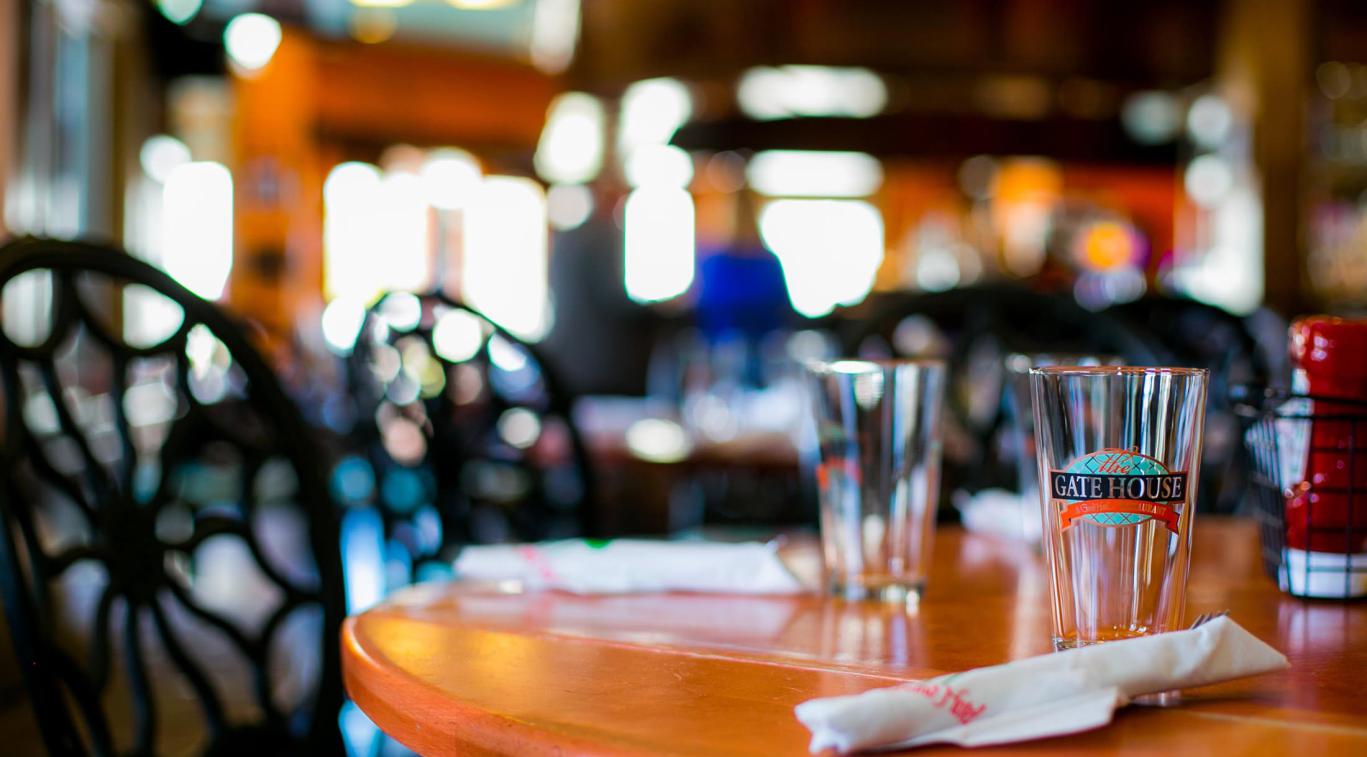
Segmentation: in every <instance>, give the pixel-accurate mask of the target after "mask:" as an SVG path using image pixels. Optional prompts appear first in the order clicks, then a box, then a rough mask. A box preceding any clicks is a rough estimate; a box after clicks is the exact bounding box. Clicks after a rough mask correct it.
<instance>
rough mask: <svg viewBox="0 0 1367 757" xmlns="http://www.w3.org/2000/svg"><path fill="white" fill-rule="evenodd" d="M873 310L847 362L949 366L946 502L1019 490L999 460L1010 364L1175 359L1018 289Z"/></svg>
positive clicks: (857, 326) (960, 293) (934, 297)
mask: <svg viewBox="0 0 1367 757" xmlns="http://www.w3.org/2000/svg"><path fill="white" fill-rule="evenodd" d="M868 307H869V312H870V315H869V317H868V318H866V319H860V320H858V321H852V322H851V324H850V325H851V326H853V328H850V329H848V330H847V331H846V332H845V334H844V339H843V341H844V347H845V350H846V352H847V353H848V354H863V355H868V356H875V357H937V358H941V359H943V360H945V362H946V364H947V367H948V370H949V384H948V389H947V396H946V407H947V410H948V411H949V412H948V414H947V416H946V429H945V441H944V452H943V471H942V476H943V481H944V485H943V486H942V487H941V494H942V497H945V498H947V497H948V496H949V495H950V494H951V493H952V492H953V491H954V490H955V489H963V490H966V491H969V492H973V491H977V490H979V489H982V488H985V487H989V486H1002V485H1005V486H1008V487H1011V486H1012V485H1013V484H1014V482H1015V480H1016V477H1017V473H1016V468H1015V463H1014V462H1013V461H1010V460H1003V459H1000V458H999V456H998V455H997V454H996V452H995V447H996V446H1000V445H999V442H998V440H999V439H1000V438H1001V437H1002V435H1003V433H1004V429H1005V427H1006V424H1007V422H1008V418H1007V415H1006V413H1005V412H1004V407H1003V402H1002V399H1003V394H1004V388H1005V382H1006V380H1007V378H1006V358H1007V356H1009V355H1011V354H1012V353H1022V354H1031V353H1068V354H1077V353H1087V354H1096V355H1111V356H1116V357H1120V358H1122V359H1124V360H1125V362H1127V363H1129V364H1131V365H1155V364H1164V363H1168V361H1170V359H1171V357H1170V354H1169V353H1168V352H1167V351H1166V350H1165V349H1164V348H1163V346H1162V345H1161V344H1159V343H1158V342H1157V341H1155V340H1154V339H1152V338H1150V337H1149V336H1148V335H1147V334H1145V333H1144V332H1143V331H1140V330H1136V329H1134V328H1132V327H1131V326H1130V325H1128V324H1127V323H1125V322H1122V321H1120V320H1119V319H1117V318H1115V317H1112V316H1110V315H1108V314H1105V313H1095V312H1091V311H1089V310H1086V309H1085V308H1083V307H1082V306H1081V305H1079V304H1078V303H1077V302H1076V301H1075V300H1073V298H1072V297H1070V296H1067V295H1062V294H1049V293H1042V292H1036V291H1033V290H1030V289H1027V288H1025V287H1023V286H1020V285H1010V284H985V285H977V286H971V287H963V288H960V289H952V290H949V291H945V292H935V293H927V294H892V295H885V296H883V297H881V298H879V299H878V300H876V301H874V302H871V303H870V304H869V305H868ZM1169 364H1170V363H1169Z"/></svg>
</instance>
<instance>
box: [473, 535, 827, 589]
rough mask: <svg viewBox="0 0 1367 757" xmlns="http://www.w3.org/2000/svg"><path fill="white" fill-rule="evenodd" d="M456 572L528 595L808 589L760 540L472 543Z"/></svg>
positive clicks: (614, 540)
mask: <svg viewBox="0 0 1367 757" xmlns="http://www.w3.org/2000/svg"><path fill="white" fill-rule="evenodd" d="M455 571H456V576H457V577H458V578H462V579H472V580H482V581H509V580H513V581H519V582H521V583H522V584H523V586H524V587H525V588H527V589H529V590H539V589H562V590H564V591H570V592H574V593H577V594H627V593H634V592H641V593H644V592H659V591H698V592H713V593H724V594H725V593H729V594H795V593H797V592H800V591H803V586H802V584H801V583H800V582H799V581H798V580H797V578H795V577H794V576H793V574H792V573H791V572H789V570H788V568H787V567H785V566H784V564H783V561H781V560H780V559H779V557H778V553H777V550H776V548H775V547H773V546H771V545H767V544H760V543H758V542H746V543H740V544H730V543H723V542H693V541H688V542H682V541H680V542H674V541H650V540H645V539H613V540H610V541H606V542H590V541H585V540H583V539H567V540H564V541H552V542H542V543H540V544H499V545H491V546H472V547H466V548H465V549H463V550H461V552H460V555H458V556H457V558H456V563H455Z"/></svg>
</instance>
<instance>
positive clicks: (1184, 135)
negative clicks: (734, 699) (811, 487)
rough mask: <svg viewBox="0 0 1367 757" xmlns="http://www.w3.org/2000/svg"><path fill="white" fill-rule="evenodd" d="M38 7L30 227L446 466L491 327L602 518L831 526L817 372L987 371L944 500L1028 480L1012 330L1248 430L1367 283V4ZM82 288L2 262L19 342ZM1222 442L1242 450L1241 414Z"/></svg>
mask: <svg viewBox="0 0 1367 757" xmlns="http://www.w3.org/2000/svg"><path fill="white" fill-rule="evenodd" d="M0 14H3V15H0V22H3V23H0V29H3V34H4V36H5V38H4V40H3V41H0V51H3V52H0V55H3V57H0V175H3V176H4V179H5V180H4V182H3V184H0V189H3V201H4V215H3V221H0V224H3V225H0V231H3V232H4V234H7V235H42V236H56V238H90V239H101V240H107V242H111V243H113V245H116V246H122V247H124V249H127V250H128V251H130V253H131V254H134V256H137V257H139V258H142V260H145V261H149V262H152V264H153V265H156V266H159V268H161V269H164V271H165V272H168V273H170V275H171V276H172V277H175V279H176V280H178V281H180V283H182V284H185V286H186V287H187V288H189V290H191V291H193V292H194V294H197V295H200V297H204V298H208V299H213V301H217V302H220V303H221V305H223V306H224V307H226V309H227V310H228V312H231V313H232V314H235V316H238V317H239V318H242V320H243V321H245V322H246V324H249V328H250V331H252V335H253V339H254V342H256V344H257V346H258V347H260V348H261V350H262V351H264V353H265V354H267V357H268V359H269V362H271V365H272V366H273V368H275V370H276V372H278V374H279V376H280V379H282V381H283V383H284V385H286V388H287V391H288V392H290V394H291V395H294V396H295V399H298V402H299V404H301V407H302V410H303V413H305V415H306V417H308V419H309V421H310V424H312V425H313V426H314V428H316V429H317V432H319V433H320V437H323V439H332V440H334V441H336V440H339V439H342V440H344V439H354V436H355V432H357V428H358V425H360V426H366V428H368V430H369V432H372V433H370V437H372V441H375V443H376V444H379V448H380V451H381V452H383V454H384V456H385V458H387V459H390V460H391V462H392V460H399V462H401V463H414V465H416V463H417V462H420V460H428V462H431V459H432V458H433V451H432V450H429V448H428V445H429V444H433V443H435V441H433V440H435V439H436V437H437V436H439V435H440V429H436V432H433V426H432V422H431V418H427V417H425V415H424V417H421V418H417V421H414V414H413V413H411V411H403V409H405V407H407V409H409V410H411V409H413V407H418V410H422V409H424V407H425V409H427V410H424V411H432V407H431V406H432V402H433V400H439V399H440V400H442V402H446V403H447V404H452V406H459V404H462V402H469V400H472V398H474V396H477V395H478V391H480V387H481V384H480V381H484V380H485V379H488V377H487V376H484V377H481V376H483V374H480V373H477V372H473V370H466V372H463V373H462V372H461V365H459V363H462V362H465V361H468V359H470V358H472V357H473V355H476V353H478V354H481V355H483V354H485V353H483V351H481V350H483V347H481V346H483V344H484V343H485V342H484V340H487V339H488V338H489V335H493V338H495V339H493V347H491V350H489V353H488V355H489V357H492V361H488V362H489V365H491V366H492V372H495V373H499V372H502V373H506V374H509V376H514V377H515V380H514V381H513V384H518V381H521V383H522V384H524V387H522V388H524V389H526V391H533V389H532V388H530V387H532V384H530V383H534V384H536V388H534V391H533V394H536V392H543V394H545V395H548V396H547V398H543V399H544V400H545V404H544V407H541V410H537V413H532V414H526V415H517V414H514V415H506V414H499V415H498V417H496V418H489V425H491V428H493V425H495V424H500V425H498V428H496V429H495V432H493V433H495V436H496V437H498V440H496V441H499V443H500V444H503V447H511V448H517V450H522V451H529V450H534V448H537V445H539V444H541V436H543V432H547V436H548V437H551V439H552V441H547V444H548V445H552V447H554V444H556V443H554V439H562V443H559V444H560V447H565V445H566V444H569V445H570V447H574V448H576V450H578V452H581V455H580V456H581V460H580V462H581V463H584V466H586V467H591V469H593V470H595V471H596V478H597V482H596V485H597V489H596V491H595V500H596V501H600V503H608V504H614V503H615V504H614V506H612V507H607V506H604V507H603V508H600V510H599V512H597V515H596V518H599V526H600V529H599V530H603V532H614V533H615V532H660V530H677V529H681V527H692V526H697V525H700V523H704V522H707V521H708V519H709V518H711V519H720V521H727V522H730V521H734V522H746V521H756V522H763V523H768V522H772V521H775V519H778V521H781V522H807V521H809V518H811V515H812V499H811V496H804V495H802V485H801V482H800V481H798V480H797V478H796V476H794V474H793V471H794V470H796V469H797V460H798V458H800V456H801V450H802V448H804V444H802V443H801V439H802V418H804V417H805V414H804V413H802V406H801V398H800V394H798V373H800V372H798V368H800V365H801V362H802V361H807V359H815V358H822V357H831V355H837V354H861V355H867V357H880V355H882V357H887V355H902V357H916V355H935V357H942V358H947V359H949V361H950V363H951V369H953V370H954V372H956V376H957V377H958V380H957V383H956V388H954V389H953V391H951V409H953V421H954V422H953V424H951V428H950V430H949V432H947V439H946V458H947V473H946V506H949V504H950V501H951V500H953V497H954V496H956V492H957V493H958V495H972V493H973V492H976V491H979V489H983V488H987V486H991V485H997V484H1001V482H1002V481H1009V480H1012V478H1013V477H1014V476H1016V473H1014V467H1013V465H1014V463H1013V459H1012V455H1010V450H1009V447H1010V440H1009V439H1003V437H1002V433H999V432H1001V429H1002V428H1005V426H1006V425H1009V424H1010V421H1012V413H1013V407H1012V402H1010V396H1009V394H1010V392H1009V391H1006V389H1007V388H1009V384H1010V379H1009V374H1010V368H1009V365H1007V363H1009V359H1007V358H1010V355H1012V354H1017V353H1018V354H1038V353H1042V351H1055V353H1058V351H1062V353H1087V354H1102V355H1115V357H1118V358H1120V359H1122V361H1125V362H1136V363H1182V365H1204V366H1208V368H1213V369H1215V372H1217V376H1215V392H1217V395H1215V399H1214V400H1213V413H1215V414H1217V415H1218V411H1219V409H1221V407H1222V402H1223V400H1222V396H1223V395H1222V394H1221V392H1225V391H1226V389H1228V387H1229V385H1230V384H1233V383H1245V381H1260V383H1274V384H1275V383H1282V384H1284V383H1285V376H1286V370H1288V369H1286V361H1285V336H1284V335H1285V322H1286V321H1285V318H1286V317H1289V316H1293V314H1297V313H1303V312H1336V313H1352V312H1360V310H1362V309H1363V306H1364V305H1367V126H1364V124H1367V122H1364V120H1363V119H1364V118H1367V57H1364V52H1363V51H1367V10H1364V8H1363V7H1362V5H1360V4H1357V3H1351V1H1331V0H1326V1H1321V3H1310V1H1270V0H1229V1H1210V3H1189V1H1172V3H1167V1H1158V3H1144V4H1115V3H1100V1H1087V0H1058V1H1042V0H1013V1H986V0H984V1H943V3H939V1H928V3H875V1H861V3H833V1H826V0H790V1H779V0H753V1H746V3H725V1H686V3H685V1H673V0H662V1H652V3H630V1H625V0H582V1H580V0H447V1H439V0H350V1H349V0H154V1H152V0H149V1H139V0H53V1H31V3H22V1H16V0H7V1H5V3H3V4H0ZM45 286H46V284H45V283H44V280H40V279H37V277H31V276H30V277H19V279H16V280H12V281H8V283H7V284H5V291H4V316H5V320H4V327H5V329H7V333H11V335H15V336H16V338H23V336H25V333H23V332H25V331H26V329H27V331H41V328H42V322H44V320H45V318H46V317H48V316H46V314H48V310H46V309H48V307H49V306H51V302H49V301H51V292H49V291H48V290H45V288H44V287H45ZM452 307H455V310H452ZM171 317H172V316H171V314H168V312H167V309H164V307H157V306H156V303H153V302H139V301H137V298H135V297H133V298H131V299H128V301H127V302H124V303H123V307H122V310H120V312H119V318H118V320H119V322H120V328H122V329H123V332H124V335H130V336H131V335H139V333H141V335H156V333H159V329H160V331H165V329H167V328H168V327H167V322H165V321H167V320H168V318H171ZM376 322H379V325H375V324H376ZM377 329H379V331H377ZM381 331H383V333H381ZM407 332H414V333H420V336H422V339H417V340H409V342H405V339H403V333H407ZM29 336H31V335H29ZM405 344H407V347H406V346H405ZM500 344H502V346H503V347H506V348H502V347H500ZM528 358H533V359H528ZM543 373H544V376H543ZM518 376H521V379H517V377H518ZM543 379H544V384H545V385H543V383H541V381H543ZM969 379H972V380H969ZM493 380H498V379H496V377H495V379H493ZM529 381H530V383H529ZM362 384H365V385H362ZM368 392H369V394H368ZM461 392H463V399H462V395H461ZM514 394H515V392H514ZM551 395H554V396H551ZM361 398H368V399H365V400H362V399H361ZM370 400H373V402H370ZM539 402H540V400H539ZM376 404H380V406H383V404H390V406H392V407H394V409H398V411H388V414H385V411H376V410H375V407H373V406H376ZM511 404H518V403H517V402H513V403H511ZM524 404H526V403H524ZM552 406H554V409H555V411H556V413H558V414H559V417H558V418H555V419H554V421H555V424H560V425H562V426H567V429H569V430H565V429H562V430H556V429H558V428H562V426H558V425H555V424H552V425H551V426H547V428H548V429H550V430H547V429H543V424H541V421H543V419H544V418H543V417H541V415H544V414H545V413H544V411H548V410H547V409H551V407H552ZM510 407H511V406H510ZM511 409H513V410H517V407H511ZM391 410H392V409H391ZM421 414H422V413H420V415H421ZM1210 428H1211V435H1213V437H1211V443H1210V451H1208V454H1207V456H1210V458H1211V459H1214V460H1215V463H1213V465H1217V463H1218V465H1222V466H1223V465H1229V466H1236V467H1237V465H1236V462H1234V460H1233V458H1234V456H1237V455H1234V452H1233V451H1234V448H1236V447H1237V430H1236V428H1234V424H1233V419H1230V418H1225V419H1223V421H1222V419H1221V418H1219V417H1213V424H1211V426H1210ZM422 430H425V432H427V433H420V432H422ZM552 432H554V433H552ZM566 439H569V441H563V440H566ZM324 444H327V441H324ZM344 447H346V444H344V443H332V444H331V448H332V452H334V458H335V459H340V460H342V462H347V460H346V459H343V458H344ZM580 447H582V450H580ZM437 462H439V460H437ZM370 467H373V465H372V466H370ZM401 467H402V466H401ZM346 470H349V469H346V467H344V466H343V471H346ZM664 470H670V471H671V473H670V474H664V473H662V471H664ZM681 471H682V473H681ZM369 476H370V477H372V478H373V476H377V474H376V473H373V471H372V473H370V474H369ZM1230 476H1233V478H1234V484H1233V485H1229V486H1226V485H1225V482H1223V480H1213V481H1208V485H1210V486H1213V488H1214V489H1213V491H1211V496H1214V497H1215V500H1214V504H1213V506H1214V507H1217V508H1219V510H1236V508H1237V507H1239V492H1240V491H1241V489H1240V485H1239V484H1240V481H1239V476H1237V471H1234V473H1232V474H1230ZM476 478H478V477H476ZM485 478H488V480H489V481H493V480H496V478H498V477H496V476H495V474H489V476H485ZM358 481H360V480H358ZM466 482H468V481H466ZM462 485H463V484H462ZM515 488H517V486H514V489H515ZM358 491H360V489H358ZM364 491H369V489H364ZM808 495H809V492H808ZM584 496H585V495H584V492H582V491H577V492H570V493H566V497H567V499H577V497H578V499H582V497H584ZM495 521H498V519H495ZM489 527H491V529H492V532H489V533H488V534H487V536H489V537H491V538H502V537H507V536H509V533H510V532H509V530H507V527H506V525H492V526H489ZM596 529H597V526H596Z"/></svg>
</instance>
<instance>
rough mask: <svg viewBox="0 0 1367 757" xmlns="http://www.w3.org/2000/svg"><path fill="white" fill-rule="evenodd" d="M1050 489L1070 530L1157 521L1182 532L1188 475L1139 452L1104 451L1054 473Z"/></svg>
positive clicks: (1050, 476)
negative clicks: (1179, 507)
mask: <svg viewBox="0 0 1367 757" xmlns="http://www.w3.org/2000/svg"><path fill="white" fill-rule="evenodd" d="M1049 489H1050V492H1051V494H1052V495H1053V499H1054V501H1055V502H1057V503H1058V504H1059V505H1060V506H1061V509H1060V510H1059V524H1060V526H1061V527H1062V528H1063V529H1064V530H1066V529H1068V528H1069V527H1070V526H1073V525H1074V524H1075V523H1076V522H1077V521H1079V520H1082V521H1086V522H1088V523H1095V524H1096V525H1098V526H1132V525H1136V524H1139V523H1143V522H1144V521H1147V520H1149V519H1153V520H1156V521H1159V522H1160V523H1162V524H1163V525H1164V526H1165V527H1167V529H1168V530H1169V531H1172V532H1174V533H1176V532H1177V520H1178V517H1179V515H1180V513H1179V512H1178V510H1177V505H1179V504H1181V503H1183V502H1185V501H1186V497H1187V474H1186V472H1185V471H1169V470H1168V469H1167V468H1165V467H1164V466H1163V464H1162V463H1160V462H1159V461H1157V460H1155V459H1153V458H1152V457H1149V456H1147V455H1141V454H1139V453H1137V452H1130V451H1128V450H1123V449H1103V450H1099V451H1097V452H1093V453H1091V454H1090V455H1083V456H1082V457H1079V458H1078V459H1076V460H1074V461H1073V463H1072V465H1069V466H1068V469H1067V470H1061V471H1059V470H1055V471H1050V473H1049Z"/></svg>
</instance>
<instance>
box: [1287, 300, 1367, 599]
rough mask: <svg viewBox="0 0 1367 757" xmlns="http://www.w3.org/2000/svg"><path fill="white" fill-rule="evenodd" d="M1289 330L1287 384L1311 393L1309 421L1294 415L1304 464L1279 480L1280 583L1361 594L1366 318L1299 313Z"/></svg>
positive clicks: (1306, 590)
mask: <svg viewBox="0 0 1367 757" xmlns="http://www.w3.org/2000/svg"><path fill="white" fill-rule="evenodd" d="M1290 336H1291V359H1292V361H1293V362H1294V364H1295V376H1294V379H1293V385H1292V388H1293V389H1294V391H1295V392H1296V393H1298V394H1308V395H1310V396H1311V397H1313V398H1314V399H1313V400H1312V401H1311V402H1310V403H1305V405H1304V407H1305V409H1307V410H1309V411H1310V412H1311V413H1312V414H1313V415H1314V420H1311V421H1308V422H1305V421H1299V422H1297V423H1298V424H1299V425H1300V427H1301V429H1300V431H1299V433H1300V434H1308V439H1305V440H1304V441H1308V442H1309V444H1308V449H1307V448H1306V447H1305V446H1302V445H1294V446H1300V448H1301V449H1305V458H1304V460H1303V461H1301V460H1297V461H1295V462H1297V463H1303V465H1304V468H1303V472H1302V473H1301V474H1300V475H1299V476H1294V477H1293V478H1292V479H1291V480H1289V481H1286V482H1285V483H1286V485H1287V487H1288V489H1287V495H1286V546H1287V550H1286V554H1285V555H1284V560H1285V563H1284V565H1283V566H1282V574H1283V575H1282V577H1281V580H1282V583H1283V586H1282V588H1283V589H1289V590H1290V591H1291V592H1292V593H1294V594H1301V595H1307V596H1315V597H1350V596H1351V597H1358V596H1367V404H1364V403H1367V319H1347V318H1337V317H1333V316H1324V315H1315V316H1307V317H1305V318H1300V319H1297V320H1296V321H1295V322H1293V323H1292V324H1291V329H1290ZM1335 399H1344V400H1349V401H1350V402H1335V401H1334V400H1335ZM1307 567H1308V568H1309V570H1307ZM1354 568H1356V569H1354ZM1345 575H1347V580H1345Z"/></svg>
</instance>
